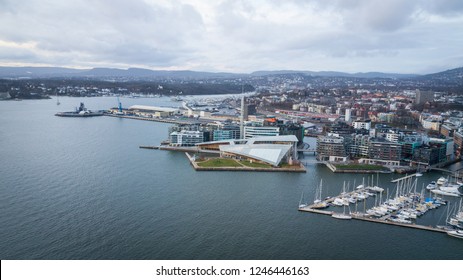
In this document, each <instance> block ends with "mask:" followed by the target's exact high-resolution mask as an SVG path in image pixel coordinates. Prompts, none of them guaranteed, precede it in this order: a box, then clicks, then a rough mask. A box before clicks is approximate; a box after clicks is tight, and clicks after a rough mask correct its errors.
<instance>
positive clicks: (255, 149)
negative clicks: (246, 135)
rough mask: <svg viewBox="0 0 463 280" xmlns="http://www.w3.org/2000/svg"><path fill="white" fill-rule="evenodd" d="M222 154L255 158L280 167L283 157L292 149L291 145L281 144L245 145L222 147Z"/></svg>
mask: <svg viewBox="0 0 463 280" xmlns="http://www.w3.org/2000/svg"><path fill="white" fill-rule="evenodd" d="M219 148H220V151H221V152H227V153H231V154H236V155H241V156H245V157H248V158H253V159H256V160H260V161H263V162H266V163H269V164H271V165H273V166H278V165H279V164H280V162H281V160H282V159H283V157H284V156H285V155H286V154H287V153H288V151H289V150H290V149H291V145H280V144H245V145H222V146H220V147H219Z"/></svg>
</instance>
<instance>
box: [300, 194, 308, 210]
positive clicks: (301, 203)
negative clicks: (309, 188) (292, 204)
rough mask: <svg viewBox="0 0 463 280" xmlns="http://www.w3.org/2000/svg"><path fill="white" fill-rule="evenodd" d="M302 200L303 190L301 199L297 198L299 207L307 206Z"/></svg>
mask: <svg viewBox="0 0 463 280" xmlns="http://www.w3.org/2000/svg"><path fill="white" fill-rule="evenodd" d="M303 200H304V191H302V194H301V199H300V200H299V209H301V208H304V207H306V206H307V203H304V202H303Z"/></svg>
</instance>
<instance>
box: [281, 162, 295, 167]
mask: <svg viewBox="0 0 463 280" xmlns="http://www.w3.org/2000/svg"><path fill="white" fill-rule="evenodd" d="M280 167H281V168H299V165H290V164H289V163H281V164H280Z"/></svg>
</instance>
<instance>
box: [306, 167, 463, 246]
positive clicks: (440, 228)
mask: <svg viewBox="0 0 463 280" xmlns="http://www.w3.org/2000/svg"><path fill="white" fill-rule="evenodd" d="M378 176H379V175H378ZM420 176H421V174H419V173H415V174H411V175H407V176H404V177H401V178H398V179H395V180H392V181H391V182H393V183H396V189H395V197H394V198H389V197H388V196H387V195H386V199H384V202H383V199H382V193H383V192H384V189H383V188H380V187H378V186H365V184H364V182H363V184H361V185H359V186H358V187H357V188H353V190H352V191H350V192H346V183H345V182H344V185H343V189H342V192H341V194H339V195H338V196H334V197H328V198H325V199H324V200H321V199H319V198H317V196H316V199H315V201H314V203H313V204H310V205H309V204H305V203H303V201H302V197H301V201H300V202H299V208H298V210H299V211H301V212H309V213H314V214H322V215H327V216H331V217H333V218H335V219H341V220H351V219H353V220H359V221H366V222H371V223H379V224H385V225H393V226H399V227H406V228H412V229H419V230H426V231H431V232H440V233H447V234H448V235H449V236H452V237H457V238H462V236H461V233H462V231H461V230H459V229H461V228H463V225H462V224H460V223H461V222H463V209H462V201H461V200H460V203H459V206H458V208H457V207H456V206H455V207H453V208H450V207H451V206H450V203H447V201H445V200H444V199H443V198H442V197H438V196H434V198H431V197H426V196H425V194H424V190H425V188H423V189H422V190H421V192H420V193H418V192H417V191H416V188H417V177H420ZM413 178H415V179H414V180H413ZM371 182H373V178H372V180H371ZM437 182H438V183H437V185H438V186H440V187H441V188H445V187H446V186H447V184H448V180H447V179H445V178H443V177H441V178H439V179H438V180H437ZM433 183H434V181H433V182H432V183H430V184H433ZM354 184H355V183H354ZM368 184H369V183H368ZM371 185H373V183H371ZM442 185H445V187H442ZM354 187H355V186H354ZM458 187H460V186H459V185H458V186H455V187H454V188H456V189H458ZM319 188H320V189H318V188H317V190H316V194H318V196H321V194H320V192H321V182H320V186H319ZM428 191H429V189H428ZM431 192H432V191H431ZM437 194H442V193H437ZM373 196H374V197H375V202H374V206H373V207H369V208H368V209H367V208H366V200H367V199H368V197H373ZM430 196H431V195H430ZM452 196H454V195H452ZM378 197H379V199H378ZM359 202H360V203H362V204H363V207H364V209H363V212H360V211H358V210H357V209H358V203H359ZM350 204H355V211H354V212H352V211H351V210H350ZM370 204H371V203H370ZM320 205H322V206H320ZM336 206H339V207H343V212H342V213H341V212H339V211H335V210H322V209H325V208H330V207H336ZM370 206H371V205H370ZM440 206H445V207H447V218H446V224H447V225H435V226H433V225H421V224H418V223H416V219H418V218H419V217H420V216H422V215H425V214H426V213H427V212H428V211H432V210H433V209H436V208H438V207H440ZM346 207H347V208H349V211H348V213H346ZM450 209H452V210H451V211H450ZM451 213H453V216H452V215H451Z"/></svg>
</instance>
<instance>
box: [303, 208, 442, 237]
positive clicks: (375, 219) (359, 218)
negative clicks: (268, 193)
mask: <svg viewBox="0 0 463 280" xmlns="http://www.w3.org/2000/svg"><path fill="white" fill-rule="evenodd" d="M311 207H313V205H309V206H306V207H301V208H299V209H298V210H299V211H301V212H310V213H315V214H322V215H328V216H331V215H333V213H336V212H335V211H327V210H320V209H313V208H311ZM352 219H353V220H359V221H366V222H371V223H379V224H386V225H393V226H399V227H407V228H414V229H421V230H428V231H434V232H441V233H446V232H447V231H446V230H444V229H440V228H437V227H433V226H424V225H417V224H404V223H398V222H393V221H388V220H383V219H378V218H370V217H365V216H362V214H357V215H356V214H352Z"/></svg>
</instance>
